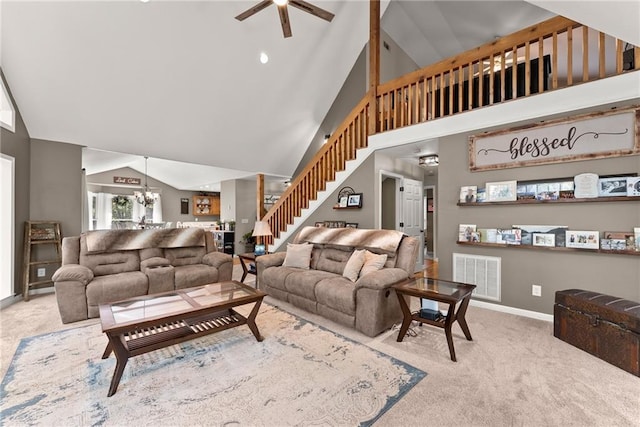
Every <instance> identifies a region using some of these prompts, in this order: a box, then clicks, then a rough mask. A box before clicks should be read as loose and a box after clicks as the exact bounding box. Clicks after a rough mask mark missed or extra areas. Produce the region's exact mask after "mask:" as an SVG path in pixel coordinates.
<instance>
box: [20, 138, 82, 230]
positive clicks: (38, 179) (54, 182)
mask: <svg viewBox="0 0 640 427" xmlns="http://www.w3.org/2000/svg"><path fill="white" fill-rule="evenodd" d="M30 206H31V207H30V212H31V214H30V216H31V219H32V220H34V221H41V220H45V221H46V220H52V221H59V222H60V223H61V227H62V235H63V236H75V235H78V234H79V233H80V231H81V227H82V147H81V146H79V145H73V144H65V143H62V142H53V141H43V140H39V139H32V140H31V192H30Z"/></svg>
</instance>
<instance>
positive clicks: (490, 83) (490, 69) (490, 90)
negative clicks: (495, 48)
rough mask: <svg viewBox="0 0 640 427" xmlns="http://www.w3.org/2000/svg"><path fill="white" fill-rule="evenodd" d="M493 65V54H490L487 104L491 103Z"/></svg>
mask: <svg viewBox="0 0 640 427" xmlns="http://www.w3.org/2000/svg"><path fill="white" fill-rule="evenodd" d="M495 66H496V60H495V55H491V58H489V105H493V76H494V74H495V71H494V68H495Z"/></svg>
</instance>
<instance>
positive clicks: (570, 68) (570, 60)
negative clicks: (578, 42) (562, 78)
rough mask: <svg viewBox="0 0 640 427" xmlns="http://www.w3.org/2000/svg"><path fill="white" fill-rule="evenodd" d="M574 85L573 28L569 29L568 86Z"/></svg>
mask: <svg viewBox="0 0 640 427" xmlns="http://www.w3.org/2000/svg"><path fill="white" fill-rule="evenodd" d="M572 85H573V28H572V27H569V28H567V86H572Z"/></svg>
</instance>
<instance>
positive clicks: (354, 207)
mask: <svg viewBox="0 0 640 427" xmlns="http://www.w3.org/2000/svg"><path fill="white" fill-rule="evenodd" d="M333 209H335V210H340V209H362V208H361V207H360V206H334V207H333Z"/></svg>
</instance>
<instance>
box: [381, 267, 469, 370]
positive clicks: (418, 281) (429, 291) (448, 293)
mask: <svg viewBox="0 0 640 427" xmlns="http://www.w3.org/2000/svg"><path fill="white" fill-rule="evenodd" d="M393 287H394V289H395V291H396V295H398V299H399V301H400V308H401V309H402V314H403V316H404V319H403V321H402V327H401V328H400V332H399V333H398V340H397V341H398V342H401V341H402V339H403V338H404V335H405V334H406V333H407V330H408V329H409V326H410V325H411V322H412V321H413V320H415V321H417V322H420V323H426V324H428V325H432V326H437V327H439V328H444V332H445V335H446V336H447V344H449V354H450V356H451V360H453V361H454V362H455V361H456V351H455V349H454V348H453V337H452V336H451V326H453V322H455V321H456V320H457V321H458V324H459V325H460V328H461V329H462V332H463V333H464V336H465V337H466V338H467V340H469V341H471V340H472V339H471V332H469V326H468V325H467V321H466V319H465V317H464V316H465V314H466V312H467V307H468V306H469V301H470V299H471V293H472V292H473V290H474V289H475V288H476V285H470V284H466V283H459V282H451V281H448V280H441V279H432V278H429V277H416V278H411V279H409V280H407V281H406V282H403V283H399V284H397V285H394V286H393ZM405 295H407V296H412V297H418V298H426V299H430V300H434V301H438V302H443V303H446V304H449V310H448V311H447V316H446V317H445V318H443V319H439V320H430V319H425V318H422V317H420V312H417V313H415V314H412V313H411V310H410V309H409V305H408V304H407V300H406V299H405ZM458 303H460V305H459V307H458V311H455V309H456V305H457V304H458Z"/></svg>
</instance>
